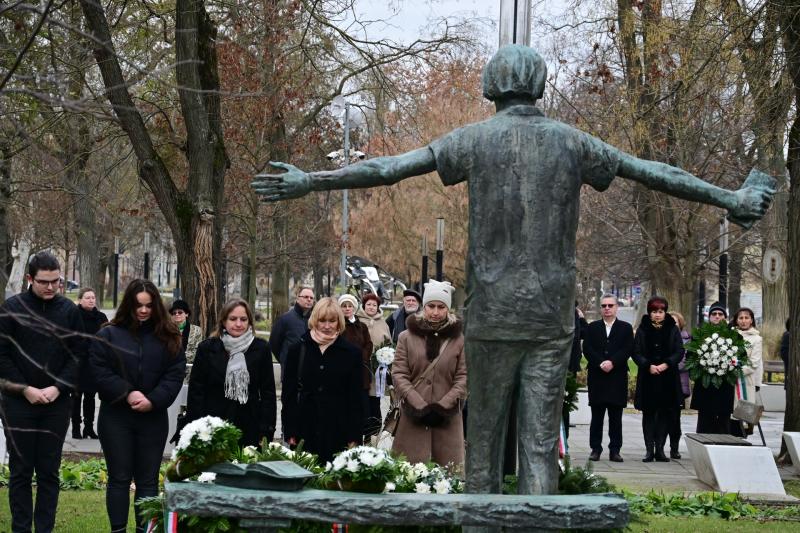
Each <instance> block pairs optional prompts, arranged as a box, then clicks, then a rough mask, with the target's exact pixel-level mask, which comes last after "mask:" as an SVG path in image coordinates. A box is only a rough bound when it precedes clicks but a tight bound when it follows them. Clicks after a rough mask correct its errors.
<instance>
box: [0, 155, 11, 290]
mask: <svg viewBox="0 0 800 533" xmlns="http://www.w3.org/2000/svg"><path fill="white" fill-rule="evenodd" d="M10 205H11V152H10V150H9V148H8V146H7V145H5V144H0V302H4V301H5V299H6V286H7V285H8V279H9V274H10V273H11V263H12V262H13V261H12V258H11V236H10V235H9V228H8V207H9V206H10Z"/></svg>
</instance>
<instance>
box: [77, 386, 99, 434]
mask: <svg viewBox="0 0 800 533" xmlns="http://www.w3.org/2000/svg"><path fill="white" fill-rule="evenodd" d="M94 395H95V392H94V391H85V392H84V391H81V390H77V391H75V392H74V393H73V394H72V429H73V430H75V429H77V430H78V431H80V429H81V407H82V408H83V427H84V428H90V429H94V405H95V404H94Z"/></svg>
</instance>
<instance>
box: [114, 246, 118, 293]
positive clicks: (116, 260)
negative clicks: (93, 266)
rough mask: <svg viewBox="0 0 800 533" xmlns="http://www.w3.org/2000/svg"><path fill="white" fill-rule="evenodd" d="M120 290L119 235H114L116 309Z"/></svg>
mask: <svg viewBox="0 0 800 533" xmlns="http://www.w3.org/2000/svg"><path fill="white" fill-rule="evenodd" d="M118 292H119V237H114V309H116V308H117V293H118Z"/></svg>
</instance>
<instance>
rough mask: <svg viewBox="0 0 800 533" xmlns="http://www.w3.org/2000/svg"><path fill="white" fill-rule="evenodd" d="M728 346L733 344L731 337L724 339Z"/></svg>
mask: <svg viewBox="0 0 800 533" xmlns="http://www.w3.org/2000/svg"><path fill="white" fill-rule="evenodd" d="M725 342H726V343H727V345H728V346H733V339H725Z"/></svg>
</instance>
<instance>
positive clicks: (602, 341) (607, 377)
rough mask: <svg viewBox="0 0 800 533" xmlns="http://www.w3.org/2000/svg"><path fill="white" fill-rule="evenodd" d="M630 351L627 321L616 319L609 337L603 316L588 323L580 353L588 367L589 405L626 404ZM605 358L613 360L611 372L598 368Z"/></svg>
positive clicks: (631, 344)
mask: <svg viewBox="0 0 800 533" xmlns="http://www.w3.org/2000/svg"><path fill="white" fill-rule="evenodd" d="M632 354H633V327H632V326H631V325H630V324H629V323H627V322H624V321H622V320H619V319H617V320H615V321H614V324H613V325H612V326H611V333H610V334H609V336H608V337H606V325H605V323H604V322H603V320H602V319H600V320H595V321H594V322H592V323H591V324H589V326H588V327H587V328H586V333H585V335H584V338H583V355H584V356H585V357H586V359H587V361H588V364H587V369H588V370H589V376H588V377H589V379H588V382H589V405H614V406H620V407H625V406H626V405H627V404H628V358H629V357H631V355H632ZM606 360H610V361H611V362H612V363H614V369H613V370H612V371H611V372H603V370H601V369H600V363H602V362H603V361H606Z"/></svg>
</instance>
